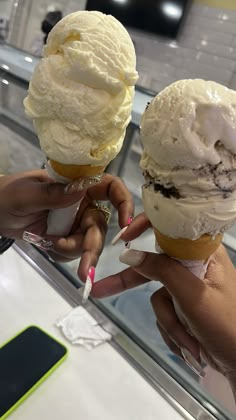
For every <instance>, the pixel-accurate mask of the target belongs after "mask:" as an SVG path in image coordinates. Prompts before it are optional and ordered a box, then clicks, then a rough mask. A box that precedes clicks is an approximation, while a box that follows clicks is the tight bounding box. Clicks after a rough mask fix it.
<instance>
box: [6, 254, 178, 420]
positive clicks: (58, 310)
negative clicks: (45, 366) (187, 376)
mask: <svg viewBox="0 0 236 420" xmlns="http://www.w3.org/2000/svg"><path fill="white" fill-rule="evenodd" d="M0 264H1V271H0V308H1V317H0V331H1V334H0V344H1V343H4V342H5V341H7V340H9V339H10V338H11V337H13V336H14V335H16V333H17V332H19V331H20V330H22V329H23V328H25V327H26V326H28V325H32V324H34V325H38V326H40V327H42V328H44V329H45V330H46V331H48V332H49V333H51V334H52V335H54V337H57V338H58V339H59V340H60V341H62V342H63V341H64V343H65V345H66V346H67V348H68V349H69V354H68V358H67V360H66V361H65V362H64V363H63V364H62V365H61V366H60V367H59V368H58V369H57V370H56V371H55V372H54V373H53V374H52V375H51V376H50V377H49V378H48V379H47V380H46V381H45V382H44V383H43V384H42V385H41V386H40V387H39V388H38V389H37V390H36V391H35V392H34V393H33V394H32V395H31V396H30V397H29V398H28V399H27V400H26V401H25V402H24V403H23V404H22V405H21V406H20V407H19V408H17V410H16V411H14V412H13V414H12V415H11V416H10V418H11V419H12V420H32V419H34V420H41V419H42V418H44V419H54V418H55V419H57V420H67V419H74V418H78V419H82V420H95V419H97V420H106V419H107V420H111V419H112V420H130V419H132V418H135V420H144V419H145V420H152V419H153V420H154V419H155V420H156V419H160V420H179V419H181V418H182V416H181V415H180V414H178V413H177V412H176V411H175V410H174V408H173V407H172V406H170V405H169V404H168V402H167V401H166V400H165V399H164V398H163V397H162V396H161V395H159V394H158V392H157V391H155V390H154V388H152V386H151V385H149V383H148V382H146V380H145V379H144V378H143V377H142V376H141V375H140V374H139V373H138V372H137V371H136V370H135V369H134V368H133V367H132V366H131V365H130V364H129V363H128V362H127V361H126V360H125V359H124V358H123V357H122V356H121V355H120V354H119V353H118V352H117V351H116V350H115V349H114V348H113V347H112V346H111V345H110V344H108V343H106V344H103V345H102V346H100V347H97V348H96V349H94V350H92V351H87V350H85V349H83V348H79V347H75V346H72V345H70V344H68V342H65V340H64V339H63V337H62V336H61V334H60V332H59V330H58V329H57V328H56V327H55V321H56V320H57V319H58V318H60V317H61V316H63V315H64V314H66V313H68V312H69V311H70V309H71V307H70V305H69V304H68V303H67V302H66V301H65V300H64V299H63V298H62V297H61V296H60V295H59V294H58V293H57V292H56V291H55V290H54V289H53V288H52V287H51V286H50V285H49V284H48V283H47V282H46V280H44V278H43V277H41V276H40V274H39V273H38V272H37V271H36V269H34V268H33V267H32V266H31V265H30V264H29V263H28V262H27V261H26V260H24V258H23V257H22V256H21V255H19V254H18V253H17V252H16V250H14V249H13V248H12V249H9V250H8V251H7V252H6V253H5V254H3V255H2V256H1V257H0Z"/></svg>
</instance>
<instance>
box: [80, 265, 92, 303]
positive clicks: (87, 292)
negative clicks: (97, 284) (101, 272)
mask: <svg viewBox="0 0 236 420" xmlns="http://www.w3.org/2000/svg"><path fill="white" fill-rule="evenodd" d="M94 278H95V268H94V267H90V268H89V271H88V274H87V278H86V282H85V285H84V287H82V288H81V289H80V294H82V303H83V304H84V303H86V302H87V300H88V298H89V295H90V293H91V290H92V287H93V283H94Z"/></svg>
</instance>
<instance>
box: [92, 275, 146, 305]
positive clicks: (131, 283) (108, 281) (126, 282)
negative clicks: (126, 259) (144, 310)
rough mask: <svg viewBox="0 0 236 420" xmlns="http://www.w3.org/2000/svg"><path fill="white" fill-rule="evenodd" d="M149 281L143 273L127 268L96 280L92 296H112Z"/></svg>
mask: <svg viewBox="0 0 236 420" xmlns="http://www.w3.org/2000/svg"><path fill="white" fill-rule="evenodd" d="M147 282H149V280H148V279H146V278H145V277H143V276H142V275H141V274H138V273H136V272H135V271H133V270H132V268H127V269H126V270H124V271H121V272H120V273H117V274H113V275H111V276H108V277H106V278H104V279H103V280H99V281H98V282H96V283H95V284H94V286H93V290H92V296H93V297H95V298H104V297H108V296H112V295H115V294H117V293H121V292H125V291H126V290H129V289H133V288H134V287H137V286H140V285H141V284H145V283H147Z"/></svg>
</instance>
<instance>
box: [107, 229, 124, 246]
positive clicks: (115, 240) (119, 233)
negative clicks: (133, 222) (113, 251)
mask: <svg viewBox="0 0 236 420" xmlns="http://www.w3.org/2000/svg"><path fill="white" fill-rule="evenodd" d="M127 227H128V226H125V227H123V229H121V230H120V232H118V233H117V235H116V236H114V238H113V239H112V241H111V244H112V245H116V244H117V242H119V240H120V237H121V236H122V235H123V233H124V232H125V231H126V229H127Z"/></svg>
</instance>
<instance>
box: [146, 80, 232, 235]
mask: <svg viewBox="0 0 236 420" xmlns="http://www.w3.org/2000/svg"><path fill="white" fill-rule="evenodd" d="M141 140H142V143H143V146H144V152H143V155H142V159H141V167H142V169H143V172H144V176H145V178H146V184H145V185H144V186H143V203H144V209H145V212H146V214H147V216H148V218H149V220H150V221H151V223H152V225H153V226H154V227H155V228H156V229H157V230H158V231H159V232H160V233H161V234H163V235H166V236H167V237H169V238H183V239H190V240H196V239H198V238H200V237H202V236H203V235H210V236H211V237H212V238H214V237H216V235H219V234H222V233H223V232H224V231H225V230H226V229H228V228H229V227H230V226H231V225H232V224H233V223H234V222H235V220H236V92H235V91H233V90H230V89H228V88H226V87H225V86H222V85H220V84H218V83H215V82H210V81H204V80H180V81H178V82H176V83H174V84H172V85H170V86H169V87H167V88H166V89H164V90H163V91H162V92H160V94H158V95H157V96H156V97H155V98H154V99H153V100H152V102H151V104H150V105H149V106H148V108H147V110H146V111H145V112H144V115H143V118H142V122H141Z"/></svg>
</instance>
